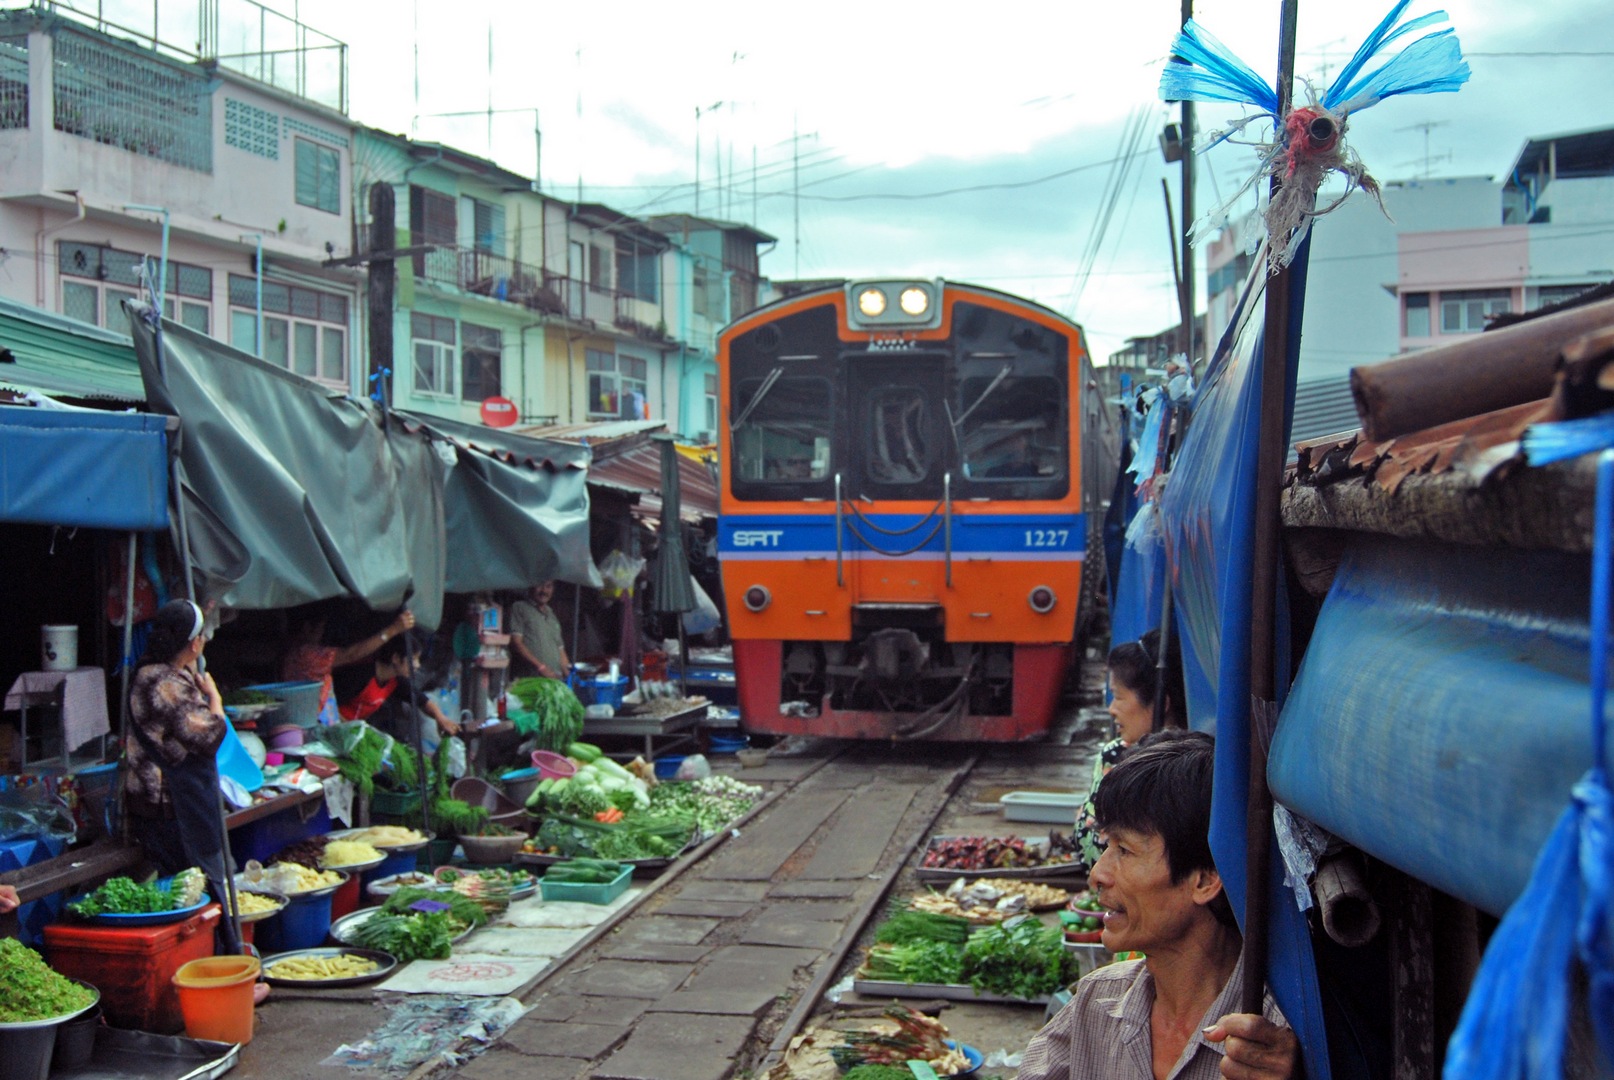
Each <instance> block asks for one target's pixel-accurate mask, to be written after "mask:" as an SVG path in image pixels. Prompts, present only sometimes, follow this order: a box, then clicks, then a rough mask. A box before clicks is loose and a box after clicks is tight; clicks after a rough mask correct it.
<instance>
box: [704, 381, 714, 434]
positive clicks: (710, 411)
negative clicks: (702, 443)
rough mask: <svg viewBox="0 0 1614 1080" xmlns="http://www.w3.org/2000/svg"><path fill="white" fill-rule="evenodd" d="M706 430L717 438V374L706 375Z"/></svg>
mask: <svg viewBox="0 0 1614 1080" xmlns="http://www.w3.org/2000/svg"><path fill="white" fill-rule="evenodd" d="M706 430H707V431H709V432H711V435H710V436H709V437H710V438H711V439H713V440H716V439H717V376H716V375H708V376H706Z"/></svg>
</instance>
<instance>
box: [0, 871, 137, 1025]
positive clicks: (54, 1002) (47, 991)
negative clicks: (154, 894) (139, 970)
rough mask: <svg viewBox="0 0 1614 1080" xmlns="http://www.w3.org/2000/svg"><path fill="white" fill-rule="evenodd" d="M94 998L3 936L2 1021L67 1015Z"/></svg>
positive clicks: (0, 954)
mask: <svg viewBox="0 0 1614 1080" xmlns="http://www.w3.org/2000/svg"><path fill="white" fill-rule="evenodd" d="M126 880H127V879H126ZM94 1000H95V994H94V993H92V992H91V991H89V990H86V989H84V987H82V986H80V985H79V984H78V983H76V982H74V981H73V980H71V979H69V978H67V977H66V976H63V975H59V974H57V973H56V972H54V971H52V970H51V969H50V968H49V967H48V966H46V964H45V961H44V959H43V958H42V957H41V956H40V955H39V954H38V953H36V952H34V950H32V949H30V948H29V947H28V946H26V945H24V944H23V943H22V942H20V941H18V940H17V939H16V938H0V1024H23V1023H27V1022H29V1021H32V1020H47V1019H49V1018H50V1017H52V1016H66V1015H67V1014H68V1013H74V1012H78V1011H79V1010H80V1009H83V1008H87V1007H88V1006H89V1004H90V1003H91V1002H92V1001H94Z"/></svg>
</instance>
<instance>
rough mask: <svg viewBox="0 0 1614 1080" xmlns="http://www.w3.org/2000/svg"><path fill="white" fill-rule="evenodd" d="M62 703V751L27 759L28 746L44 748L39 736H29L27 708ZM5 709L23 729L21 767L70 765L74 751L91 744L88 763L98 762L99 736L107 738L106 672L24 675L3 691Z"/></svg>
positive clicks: (88, 670)
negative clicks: (47, 764) (92, 743)
mask: <svg viewBox="0 0 1614 1080" xmlns="http://www.w3.org/2000/svg"><path fill="white" fill-rule="evenodd" d="M58 695H59V696H60V701H61V712H60V714H59V718H60V723H61V748H60V751H59V752H58V753H56V754H45V753H43V752H41V753H38V754H33V755H30V745H31V743H32V744H35V745H38V746H39V747H41V748H43V746H44V745H45V740H44V738H43V736H42V735H41V733H40V732H38V731H35V732H33V733H32V735H30V733H29V730H28V710H29V708H30V707H34V708H37V707H40V706H44V705H54V704H56V702H57V700H58ZM5 708H6V709H7V710H8V711H9V710H12V709H15V710H16V711H17V714H18V716H19V718H20V727H21V729H22V764H23V765H24V766H29V765H38V764H42V763H44V762H47V761H59V762H60V763H61V764H62V765H63V766H68V765H70V764H71V763H72V754H73V751H75V750H77V749H78V748H79V747H81V746H83V745H84V744H85V743H88V742H90V741H91V740H97V741H96V743H95V748H94V749H95V752H94V754H93V755H91V757H90V759H89V760H93V761H100V760H101V744H100V742H99V741H98V740H99V739H100V737H101V736H103V735H107V734H110V733H111V731H112V727H111V725H110V724H109V723H108V722H107V712H106V672H104V671H102V670H101V669H100V668H98V667H81V668H74V669H73V670H71V671H25V672H23V673H22V674H21V675H18V676H17V681H16V682H14V683H12V684H11V689H9V690H7V691H6V702H5Z"/></svg>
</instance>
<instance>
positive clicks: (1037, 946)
mask: <svg viewBox="0 0 1614 1080" xmlns="http://www.w3.org/2000/svg"><path fill="white" fill-rule="evenodd" d="M1010 922H1012V925H1011V924H1010ZM1010 922H1005V923H1003V924H1002V925H999V926H988V927H984V928H982V929H980V930H977V931H975V933H973V934H971V935H970V939H969V941H968V942H966V943H965V945H964V971H963V975H964V979H965V981H967V982H968V983H969V984H970V985H971V986H973V987H974V988H975V989H976V990H979V991H983V992H987V993H993V994H1002V995H1004V996H1005V997H1018V998H1035V997H1041V996H1043V995H1044V994H1052V993H1053V992H1054V991H1056V990H1058V989H1060V988H1061V987H1062V986H1064V985H1065V983H1067V982H1069V981H1070V980H1071V979H1073V978H1074V977H1075V975H1076V961H1075V957H1074V956H1073V955H1072V954H1071V953H1070V952H1069V951H1068V950H1067V949H1066V948H1065V936H1064V934H1063V933H1062V932H1061V931H1060V929H1059V927H1057V926H1044V925H1043V924H1042V923H1041V922H1039V921H1037V920H1036V919H1032V918H1025V919H1020V920H1017V921H1016V920H1011V921H1010Z"/></svg>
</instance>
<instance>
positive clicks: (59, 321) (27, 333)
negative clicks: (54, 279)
mask: <svg viewBox="0 0 1614 1080" xmlns="http://www.w3.org/2000/svg"><path fill="white" fill-rule="evenodd" d="M0 349H4V350H5V351H6V352H7V353H9V354H10V359H9V360H7V361H6V362H4V363H0V384H3V385H5V386H7V387H14V388H17V389H22V390H41V391H44V392H45V393H49V394H61V395H64V396H68V397H81V398H104V399H109V400H112V401H126V402H140V401H144V400H146V390H145V386H144V384H142V383H141V381H140V365H139V363H137V362H136V360H135V354H134V345H133V343H131V342H130V340H129V339H128V338H126V337H121V336H119V335H118V334H114V333H112V332H111V331H110V330H103V329H101V328H100V327H99V326H92V325H90V324H89V323H81V322H79V321H77V320H76V319H69V318H65V317H63V316H61V315H56V314H53V313H52V312H49V311H42V310H40V309H39V308H35V307H29V306H28V305H26V304H18V303H15V302H14V301H11V300H4V299H0Z"/></svg>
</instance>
